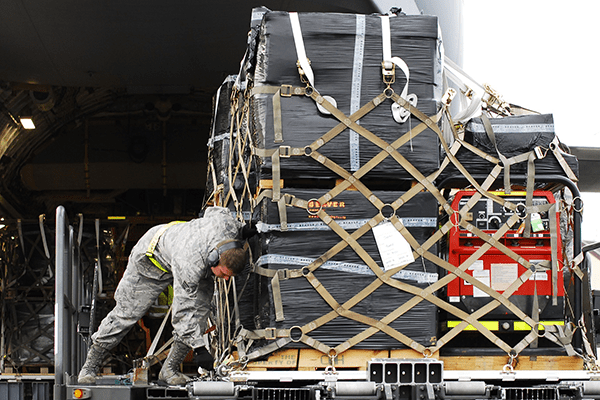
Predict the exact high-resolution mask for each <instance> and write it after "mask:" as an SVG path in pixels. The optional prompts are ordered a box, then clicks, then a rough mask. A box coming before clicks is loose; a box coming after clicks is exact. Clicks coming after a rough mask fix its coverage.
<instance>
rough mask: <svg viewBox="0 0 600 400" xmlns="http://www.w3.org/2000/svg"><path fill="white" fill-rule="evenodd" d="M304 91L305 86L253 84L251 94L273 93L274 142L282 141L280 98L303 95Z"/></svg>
mask: <svg viewBox="0 0 600 400" xmlns="http://www.w3.org/2000/svg"><path fill="white" fill-rule="evenodd" d="M305 92H306V88H305V87H299V86H292V85H281V86H254V87H253V88H252V90H251V92H250V93H251V96H254V95H257V94H272V95H273V100H272V102H273V136H274V142H275V143H282V142H283V128H282V123H281V98H282V97H291V96H292V95H294V96H303V95H304V94H305Z"/></svg>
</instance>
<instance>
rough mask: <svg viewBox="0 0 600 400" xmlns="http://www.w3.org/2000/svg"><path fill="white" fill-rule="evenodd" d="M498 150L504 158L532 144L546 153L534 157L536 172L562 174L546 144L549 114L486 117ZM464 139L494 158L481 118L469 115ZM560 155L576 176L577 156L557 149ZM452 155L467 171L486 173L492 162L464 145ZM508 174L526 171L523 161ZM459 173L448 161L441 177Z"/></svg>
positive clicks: (551, 121)
mask: <svg viewBox="0 0 600 400" xmlns="http://www.w3.org/2000/svg"><path fill="white" fill-rule="evenodd" d="M490 123H491V125H492V129H493V131H494V136H495V138H496V144H497V146H498V151H499V152H500V153H501V154H502V155H504V156H505V157H506V158H511V157H514V156H517V155H520V154H523V153H528V152H530V151H532V150H533V149H534V148H536V147H538V146H539V147H540V150H541V152H542V153H543V154H545V155H546V156H545V157H544V158H541V159H536V160H535V173H536V175H563V176H566V174H565V172H564V170H563V168H562V166H561V165H560V163H559V162H558V160H557V159H556V156H555V155H554V154H553V152H552V151H551V150H549V148H550V143H551V142H552V141H553V140H554V138H555V137H556V134H555V132H554V119H553V116H552V114H541V115H520V116H511V117H505V118H493V119H490ZM465 141H466V142H467V143H470V144H472V145H474V146H475V147H477V148H478V149H480V150H483V151H484V152H486V153H487V154H489V155H491V156H493V157H496V158H498V152H497V151H496V148H495V147H494V144H493V143H492V142H491V141H490V139H489V137H488V135H487V133H486V132H485V129H484V126H483V123H482V122H481V118H473V119H472V120H471V121H469V123H468V124H467V125H466V127H465ZM561 155H562V156H563V158H564V159H565V161H566V162H567V164H568V165H569V167H570V168H571V170H572V171H573V173H574V174H575V176H579V162H578V160H577V157H575V156H573V155H571V154H567V153H564V152H561ZM456 158H457V159H458V161H460V163H461V164H462V165H463V166H464V167H465V168H466V169H467V171H469V173H470V174H489V173H490V172H491V170H492V168H493V167H494V165H495V164H492V163H490V162H489V161H486V160H485V159H483V158H481V157H479V156H478V155H476V154H474V153H473V152H471V151H470V150H469V149H467V148H465V147H461V148H460V149H459V151H458V153H457V154H456ZM510 173H511V174H526V173H527V161H524V162H521V163H518V164H513V165H511V167H510ZM456 174H459V172H458V171H457V170H456V168H455V167H454V166H453V165H449V166H448V167H447V168H446V169H445V170H444V172H443V173H442V175H441V177H442V178H444V177H447V176H455V175H456Z"/></svg>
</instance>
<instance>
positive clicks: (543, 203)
mask: <svg viewBox="0 0 600 400" xmlns="http://www.w3.org/2000/svg"><path fill="white" fill-rule="evenodd" d="M241 65H242V69H241V71H240V72H239V74H237V75H232V76H230V77H228V78H227V79H226V80H225V82H224V83H223V85H222V86H221V88H220V89H219V92H218V93H217V95H216V96H215V104H214V114H213V131H212V133H211V139H210V142H209V167H208V179H207V182H208V184H207V189H206V190H207V192H206V193H207V197H206V204H207V205H219V206H224V207H228V208H230V209H231V210H232V212H233V213H235V214H236V215H237V216H238V217H239V218H240V219H243V220H244V221H246V222H247V223H249V224H251V225H252V226H253V227H255V228H256V230H257V232H258V233H257V234H256V235H255V236H253V237H252V238H250V239H249V244H250V252H251V260H252V261H251V265H250V266H249V267H248V268H247V270H246V271H245V272H244V273H242V274H240V275H239V276H237V277H235V279H232V280H230V281H229V282H219V285H220V286H219V291H218V296H217V299H218V301H217V305H216V309H215V315H214V319H215V321H213V322H215V325H216V326H217V329H216V330H215V331H214V333H213V335H214V339H215V340H214V341H213V346H214V350H215V352H216V355H217V358H218V360H219V362H220V363H228V365H230V366H242V367H243V366H244V365H246V363H248V362H251V361H254V360H259V359H262V358H264V357H266V356H268V355H269V354H271V353H273V352H274V351H276V350H279V349H283V348H312V349H316V350H318V351H320V352H322V353H323V354H325V355H327V356H328V357H330V358H331V359H332V362H333V360H334V359H335V357H337V356H338V355H340V354H342V353H343V352H344V351H346V350H348V349H351V348H353V349H361V348H362V349H402V348H404V349H412V350H414V351H416V352H418V353H420V354H422V355H423V356H424V357H431V356H433V355H436V354H439V352H440V351H441V352H443V351H444V350H445V349H452V348H461V347H462V348H467V349H468V348H471V347H473V348H480V347H481V348H488V349H494V350H496V351H497V352H498V353H500V354H504V355H507V356H508V357H509V359H510V360H513V361H514V360H516V358H517V357H518V356H519V355H520V354H522V353H523V352H524V351H525V350H526V349H528V348H535V349H539V348H543V349H550V350H549V351H551V352H552V351H554V352H553V353H550V354H563V355H579V356H581V357H583V358H585V359H586V360H588V361H589V360H592V359H593V358H594V351H591V350H590V349H591V348H592V347H593V335H589V334H588V333H587V332H586V331H585V330H586V329H587V330H588V331H589V330H590V325H589V324H590V321H585V320H583V318H582V317H581V311H580V308H578V307H577V306H576V304H575V303H577V301H578V300H577V299H575V297H577V296H579V294H578V293H577V292H576V289H574V288H575V282H576V280H585V279H587V277H586V276H587V273H586V272H585V271H582V269H581V268H580V264H581V261H582V256H581V253H580V248H579V247H578V246H576V245H574V244H573V240H572V237H573V234H574V231H575V230H577V227H576V226H575V224H574V222H573V221H574V220H575V219H576V218H577V217H578V215H579V213H580V211H581V208H582V202H581V199H579V198H578V197H577V193H573V192H576V190H573V188H576V183H575V182H576V181H577V174H578V168H577V160H576V158H575V157H573V156H571V155H569V154H568V152H567V151H566V150H565V148H564V146H563V145H562V144H561V143H560V141H559V140H558V138H557V136H556V134H555V132H554V124H553V119H552V115H551V114H546V115H541V114H537V113H533V112H530V111H528V110H526V109H523V108H520V107H516V106H513V105H511V104H509V103H507V102H505V101H504V100H503V99H502V97H501V96H500V95H498V94H497V93H496V92H494V91H493V90H492V89H491V88H489V87H488V86H476V85H474V84H473V83H472V82H471V81H468V80H467V78H468V76H466V75H461V73H462V71H460V69H459V68H458V67H457V66H456V65H454V64H453V63H451V61H450V60H448V59H445V58H444V56H443V48H442V42H441V37H440V36H439V30H438V25H437V18H436V17H433V16H425V15H420V16H408V15H381V16H376V15H368V16H365V15H353V14H324V13H300V14H296V13H287V12H272V11H269V10H262V19H261V20H260V21H259V22H257V23H256V24H255V25H254V26H253V27H252V30H251V34H250V35H249V45H248V52H247V55H246V57H245V58H244V60H243V61H242V63H241ZM469 85H471V87H469ZM479 89H481V90H479ZM458 193H460V196H462V197H461V201H459V199H458V197H457V194H458ZM539 193H545V194H544V195H543V196H541V197H540V195H539ZM547 193H550V195H547ZM495 210H496V211H495ZM498 210H499V211H498ZM481 212H484V213H487V214H485V216H486V218H485V220H486V223H485V224H481V223H480V222H482V221H483V220H482V221H480V218H479V216H481V215H484V214H478V213H481ZM478 215H479V216H478ZM493 215H497V216H498V218H497V220H496V221H493V222H494V224H493V226H492V225H490V224H491V223H492V222H490V221H487V217H488V216H493ZM488 222H489V223H490V224H488ZM455 240H456V241H455ZM461 240H462V241H461ZM536 246H537V249H538V250H539V249H540V248H543V249H546V250H547V251H546V252H545V253H544V254H545V255H544V256H539V255H536V256H528V254H529V253H528V251H527V250H525V249H526V248H533V249H535V248H536ZM463 250H464V251H463ZM467 250H468V251H467ZM460 251H463V253H464V254H461V255H460V257H458V256H456V253H457V252H460ZM534 253H535V252H534ZM453 254H454V256H453ZM490 254H495V256H494V257H496V258H495V259H492V260H491V261H490V260H488V261H485V260H486V257H488V256H489V255H490ZM535 254H538V253H535ZM490 263H491V264H490ZM489 264H490V265H489ZM494 274H496V275H494ZM459 284H460V285H459ZM457 285H459V286H460V287H458V286H457ZM457 288H458V289H457ZM574 291H575V292H574ZM574 293H575V294H574ZM524 299H525V300H524ZM579 307H580V306H579ZM578 310H579V311H578ZM507 324H508V325H507ZM507 327H508V328H507ZM523 327H525V328H523ZM577 330H581V332H577ZM579 334H580V335H581V336H579V337H580V338H583V342H584V343H583V344H581V345H575V344H577V341H576V339H575V338H576V337H577V335H579ZM581 348H584V350H583V351H582V350H580V349H581ZM234 353H235V357H231V355H232V354H234ZM507 365H508V367H509V368H510V367H511V362H509V363H507Z"/></svg>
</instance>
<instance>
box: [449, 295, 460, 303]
mask: <svg viewBox="0 0 600 400" xmlns="http://www.w3.org/2000/svg"><path fill="white" fill-rule="evenodd" d="M448 301H449V302H450V303H458V302H460V296H449V297H448Z"/></svg>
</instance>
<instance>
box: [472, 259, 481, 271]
mask: <svg viewBox="0 0 600 400" xmlns="http://www.w3.org/2000/svg"><path fill="white" fill-rule="evenodd" d="M481 270H483V260H476V261H474V262H473V264H471V266H470V267H469V271H481Z"/></svg>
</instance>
